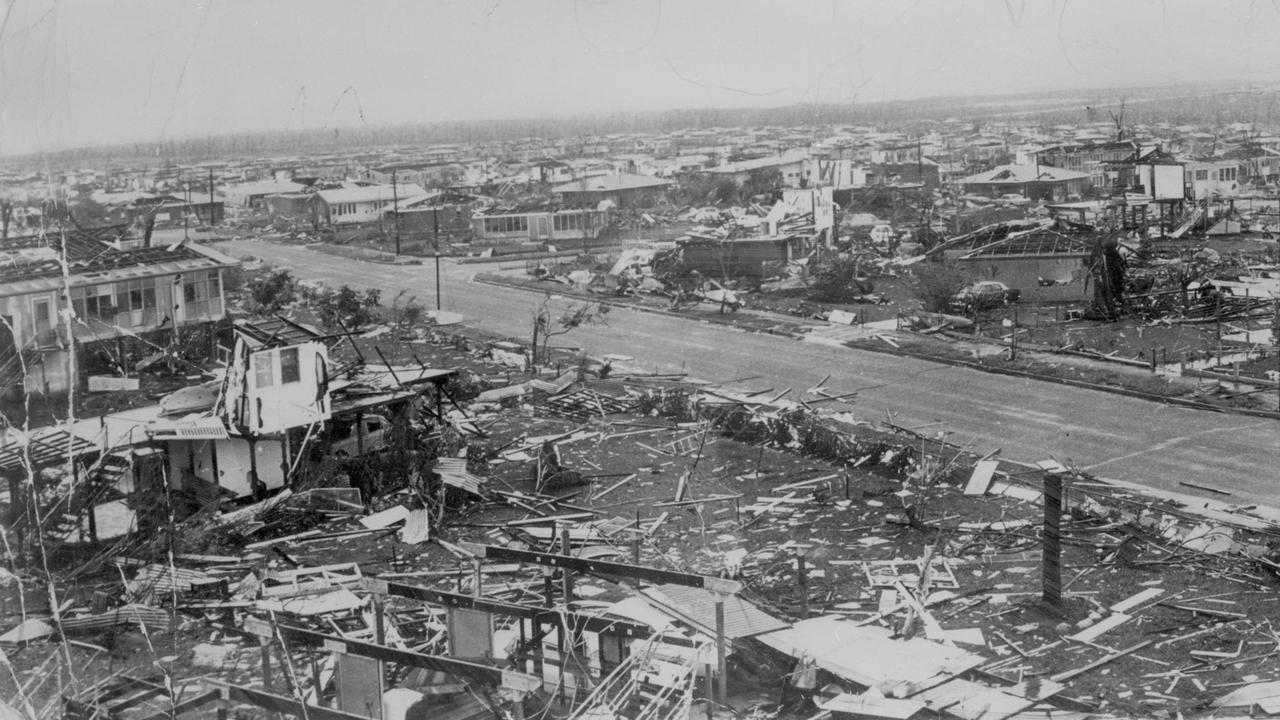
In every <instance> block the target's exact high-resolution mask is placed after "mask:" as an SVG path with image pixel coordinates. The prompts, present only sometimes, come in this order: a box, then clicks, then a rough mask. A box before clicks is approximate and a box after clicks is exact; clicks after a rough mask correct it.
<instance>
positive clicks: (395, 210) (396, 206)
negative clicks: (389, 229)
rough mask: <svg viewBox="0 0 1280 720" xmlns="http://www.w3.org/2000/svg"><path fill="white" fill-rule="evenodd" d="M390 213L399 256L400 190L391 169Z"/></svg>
mask: <svg viewBox="0 0 1280 720" xmlns="http://www.w3.org/2000/svg"><path fill="white" fill-rule="evenodd" d="M391 214H392V222H394V223H395V231H396V257H400V192H399V190H398V186H397V185H396V171H395V170H392V171H391Z"/></svg>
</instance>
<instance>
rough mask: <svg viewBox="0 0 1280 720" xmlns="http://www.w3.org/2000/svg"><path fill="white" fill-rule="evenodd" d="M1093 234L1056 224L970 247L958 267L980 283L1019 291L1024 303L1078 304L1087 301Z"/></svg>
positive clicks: (1015, 233)
mask: <svg viewBox="0 0 1280 720" xmlns="http://www.w3.org/2000/svg"><path fill="white" fill-rule="evenodd" d="M1093 242H1094V235H1093V233H1092V232H1089V231H1086V230H1084V229H1083V228H1081V227H1080V226H1074V227H1073V226H1071V225H1069V224H1066V223H1059V224H1058V225H1056V226H1047V227H1038V228H1035V229H1032V230H1023V231H1020V232H1013V233H1010V234H1009V235H1008V236H1006V237H1005V238H1003V239H1001V240H996V241H994V242H991V243H989V244H987V245H983V246H981V247H978V248H975V249H973V250H971V251H969V252H968V253H966V254H965V255H962V256H961V257H960V259H959V262H960V266H961V267H963V268H966V269H968V270H969V271H971V272H972V273H973V274H975V275H977V276H978V277H980V278H982V279H984V280H996V281H999V282H1002V283H1004V284H1005V285H1008V286H1009V287H1010V288H1012V289H1014V290H1018V291H1019V292H1020V299H1021V300H1022V301H1024V302H1032V303H1037V302H1078V301H1083V300H1086V299H1088V291H1089V283H1088V277H1089V273H1088V266H1087V262H1088V259H1089V255H1090V252H1091V250H1092V248H1093Z"/></svg>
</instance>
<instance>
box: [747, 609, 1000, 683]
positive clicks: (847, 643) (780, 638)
mask: <svg viewBox="0 0 1280 720" xmlns="http://www.w3.org/2000/svg"><path fill="white" fill-rule="evenodd" d="M757 639H758V640H760V641H761V642H763V643H764V644H766V645H768V646H769V647H771V648H773V649H774V650H777V651H779V652H781V653H784V654H786V655H790V656H791V657H794V658H807V659H810V660H812V661H813V662H814V663H815V664H817V666H818V667H820V668H822V669H823V670H826V671H827V672H830V673H832V674H834V675H837V676H839V677H842V678H846V679H848V680H852V681H853V682H856V683H858V684H859V685H863V686H866V687H879V688H881V689H882V690H883V691H884V692H886V693H888V692H889V690H890V689H892V688H896V687H898V686H900V685H902V684H903V683H905V684H906V685H907V688H905V689H907V690H908V691H910V690H912V689H915V688H918V687H922V686H923V685H925V684H932V683H927V681H929V680H931V679H933V678H937V677H938V676H946V677H950V676H954V675H958V674H960V673H962V672H965V671H967V670H970V669H972V668H975V667H978V666H979V665H981V664H982V663H983V662H984V660H983V658H982V657H980V656H978V655H974V654H973V653H969V652H965V651H964V650H959V649H957V648H954V647H950V646H947V645H943V644H942V643H937V642H933V641H931V640H925V639H922V638H912V639H910V640H895V639H893V638H892V637H891V634H890V631H889V630H886V629H884V628H881V627H875V626H870V625H866V626H858V625H855V624H854V623H852V622H849V621H846V620H842V619H840V618H838V617H818V618H811V619H809V620H801V621H800V622H798V623H796V624H795V625H793V626H791V627H789V628H785V629H783V630H777V631H775V632H771V633H767V634H765V635H760V636H759V637H758V638H757ZM895 694H896V693H895ZM908 694H909V693H908Z"/></svg>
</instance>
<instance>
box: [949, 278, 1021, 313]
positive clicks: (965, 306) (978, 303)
mask: <svg viewBox="0 0 1280 720" xmlns="http://www.w3.org/2000/svg"><path fill="white" fill-rule="evenodd" d="M1021 292H1022V291H1020V290H1015V289H1013V288H1011V287H1009V286H1008V285H1005V284H1004V283H1002V282H997V281H995V280H981V281H978V282H976V283H973V284H972V285H969V286H968V287H966V288H964V289H963V290H961V291H960V292H958V293H956V294H955V295H954V296H953V297H952V298H951V311H952V312H958V313H973V312H982V311H983V310H992V309H994V308H998V307H1003V306H1005V305H1009V304H1012V303H1015V302H1017V301H1018V296H1019V295H1021Z"/></svg>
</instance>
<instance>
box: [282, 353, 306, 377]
mask: <svg viewBox="0 0 1280 720" xmlns="http://www.w3.org/2000/svg"><path fill="white" fill-rule="evenodd" d="M300 379H302V374H301V372H300V371H299V370H298V348H296V347H292V348H285V349H283V350H281V351H280V383H281V384H282V385H283V384H284V383H294V382H298V380H300Z"/></svg>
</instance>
